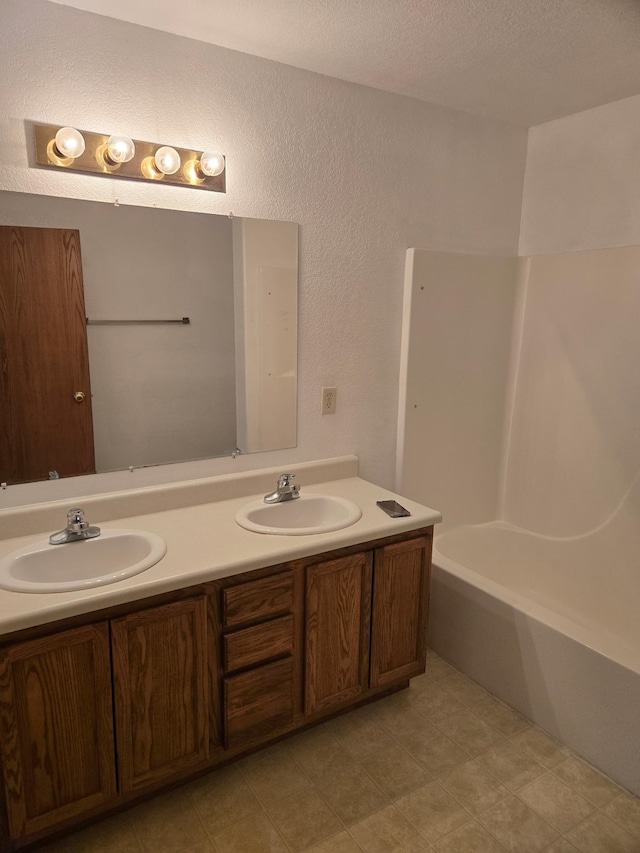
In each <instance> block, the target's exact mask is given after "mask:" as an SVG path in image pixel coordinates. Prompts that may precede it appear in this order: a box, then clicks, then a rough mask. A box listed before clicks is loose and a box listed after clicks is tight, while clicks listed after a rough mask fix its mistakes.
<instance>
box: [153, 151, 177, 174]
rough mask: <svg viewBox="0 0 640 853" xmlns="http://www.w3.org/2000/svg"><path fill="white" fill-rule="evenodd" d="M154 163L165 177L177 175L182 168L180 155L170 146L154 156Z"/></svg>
mask: <svg viewBox="0 0 640 853" xmlns="http://www.w3.org/2000/svg"><path fill="white" fill-rule="evenodd" d="M153 162H154V164H155V167H156V169H158V171H159V172H162V174H163V175H175V173H176V172H177V171H178V169H179V168H180V155H179V154H178V152H177V151H176V149H175V148H171V146H170V145H163V146H162V147H161V148H158V150H157V151H156V153H155V154H154V156H153Z"/></svg>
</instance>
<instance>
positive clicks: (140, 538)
mask: <svg viewBox="0 0 640 853" xmlns="http://www.w3.org/2000/svg"><path fill="white" fill-rule="evenodd" d="M166 551H167V546H166V544H165V543H164V541H163V540H162V539H161V538H160V537H159V536H156V534H155V533H147V532H146V531H143V530H103V531H102V533H101V534H100V536H96V538H95V539H80V540H78V541H77V542H67V543H65V544H64V545H50V544H49V541H48V540H47V539H43V540H42V541H40V542H36V543H34V544H33V545H27V546H26V547H25V548H20V549H19V550H18V551H14V552H13V553H12V554H9V555H8V556H6V557H4V558H3V559H2V560H0V587H2V588H3V589H10V590H13V591H15V592H70V591H71V590H75V589H91V588H92V587H94V586H104V585H105V584H109V583H116V582H117V581H121V580H124V578H130V577H131V576H132V575H137V574H138V573H139V572H144V571H145V569H148V568H150V567H151V566H153V565H154V564H155V563H157V562H158V561H159V560H161V559H162V557H164V555H165V553H166Z"/></svg>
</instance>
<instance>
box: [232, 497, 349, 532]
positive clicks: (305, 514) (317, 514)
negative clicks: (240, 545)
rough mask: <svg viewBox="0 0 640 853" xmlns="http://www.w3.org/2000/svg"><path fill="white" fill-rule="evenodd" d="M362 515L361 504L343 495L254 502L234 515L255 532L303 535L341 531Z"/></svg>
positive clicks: (244, 525) (243, 525)
mask: <svg viewBox="0 0 640 853" xmlns="http://www.w3.org/2000/svg"><path fill="white" fill-rule="evenodd" d="M361 517H362V510H361V509H360V507H359V506H358V505H357V504H354V503H353V502H352V501H348V500H346V499H345V498H337V497H333V496H332V495H313V494H304V495H301V496H300V497H299V498H296V499H295V500H292V501H282V502H281V503H275V504H266V503H265V502H264V501H263V500H259V501H254V502H253V503H250V504H248V505H247V506H245V507H243V508H242V509H241V510H240V511H239V512H238V513H237V514H236V521H237V523H238V524H239V525H240V527H244V528H245V529H246V530H253V531H254V532H255V533H273V534H279V535H281V536H305V535H308V534H311V533H329V532H330V531H332V530H341V529H342V528H343V527H349V525H350V524H355V522H356V521H358V520H359V519H360V518H361Z"/></svg>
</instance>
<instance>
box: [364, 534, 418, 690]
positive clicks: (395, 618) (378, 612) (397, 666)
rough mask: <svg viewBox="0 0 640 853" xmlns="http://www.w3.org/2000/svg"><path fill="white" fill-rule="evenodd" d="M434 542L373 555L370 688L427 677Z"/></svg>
mask: <svg viewBox="0 0 640 853" xmlns="http://www.w3.org/2000/svg"><path fill="white" fill-rule="evenodd" d="M430 566H431V539H430V538H427V537H425V536H423V537H420V538H417V539H410V540H409V541H408V542H399V543H398V544H397V545H389V546H387V547H386V548H380V549H378V550H377V551H376V552H375V558H374V569H373V608H372V620H371V687H382V686H384V685H385V684H389V683H391V682H393V681H399V680H401V679H402V680H404V679H407V678H411V677H413V676H414V675H419V674H420V673H421V672H424V669H425V661H426V654H427V613H428V607H429V599H428V595H429V571H430Z"/></svg>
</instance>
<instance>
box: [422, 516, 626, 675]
mask: <svg viewBox="0 0 640 853" xmlns="http://www.w3.org/2000/svg"><path fill="white" fill-rule="evenodd" d="M465 526H469V527H478V528H480V527H486V526H492V527H494V528H498V529H502V530H515V531H517V532H523V533H527V532H528V531H525V530H522V531H521V528H518V527H515V526H514V525H511V524H508V523H507V522H502V521H496V522H490V523H488V524H482V525H480V524H479V525H465ZM452 529H454V528H452ZM446 535H447V533H446V532H445V533H443V534H441V536H446ZM529 535H533V536H535V535H536V534H531V533H530V532H529ZM439 538H440V536H436V537H435V539H434V543H433V554H432V561H433V564H434V566H437V567H438V568H440V569H442V570H444V571H446V572H449V573H451V574H452V575H453V576H454V577H457V578H459V579H460V580H462V581H465V582H466V583H467V584H469V585H470V586H472V587H476V588H478V589H480V590H482V591H484V592H486V593H487V594H488V595H491V596H493V597H494V598H497V599H498V600H499V601H503V602H505V603H506V604H508V605H509V606H510V607H512V608H513V609H514V610H517V611H520V612H522V613H524V614H525V615H526V616H529V617H530V618H532V619H537V620H538V621H539V622H542V623H543V624H544V625H547V626H548V627H550V628H553V629H555V630H557V631H559V632H560V633H562V634H566V635H567V636H569V637H571V638H572V639H574V640H576V641H577V642H579V643H582V645H584V646H586V647H587V648H589V649H590V650H591V651H593V652H595V653H596V654H600V655H602V656H603V657H606V658H608V659H610V660H612V661H614V662H615V663H617V664H619V665H620V666H623V667H625V668H626V669H629V670H631V671H632V672H634V673H636V674H639V675H640V650H639V649H634V648H633V647H632V646H629V645H628V644H627V643H625V642H624V641H622V640H621V639H620V638H619V637H616V636H613V635H611V634H610V633H608V632H607V631H606V629H604V628H601V627H598V628H597V637H595V636H594V629H590V628H587V627H586V626H584V625H581V624H580V623H578V622H575V621H574V620H573V619H570V618H569V617H567V616H564V615H563V614H562V613H558V612H557V611H554V610H551V609H550V608H548V607H545V606H544V605H542V604H539V603H538V602H534V601H531V600H530V599H528V598H526V596H524V595H522V594H520V593H518V592H515V591H514V590H512V589H510V588H509V587H507V586H504V585H503V584H499V583H497V582H496V581H494V580H491V579H489V578H487V577H486V576H485V575H482V574H481V573H480V572H477V571H474V570H473V569H470V568H469V567H467V566H464V565H462V564H460V563H458V562H456V561H455V560H452V559H451V558H450V557H447V556H445V555H444V554H442V553H440V551H439V550H438V539H439Z"/></svg>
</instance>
